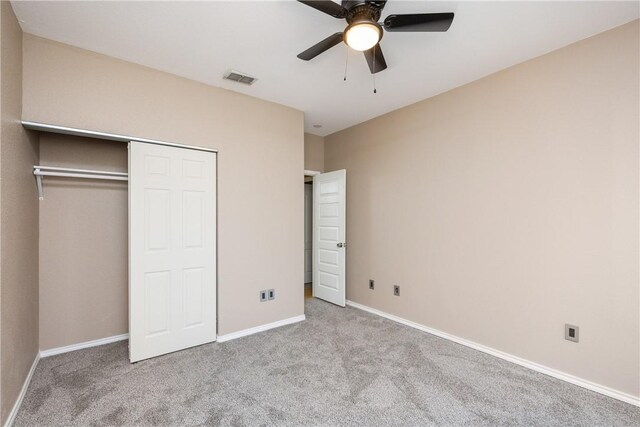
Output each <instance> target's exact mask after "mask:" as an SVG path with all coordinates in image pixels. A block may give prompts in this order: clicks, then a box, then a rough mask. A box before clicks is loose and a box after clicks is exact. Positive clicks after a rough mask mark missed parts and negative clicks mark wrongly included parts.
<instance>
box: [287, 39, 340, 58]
mask: <svg viewBox="0 0 640 427" xmlns="http://www.w3.org/2000/svg"><path fill="white" fill-rule="evenodd" d="M342 38H343V35H342V33H335V34H332V35H330V36H329V37H327V38H326V39H324V40H322V41H321V42H320V43H316V44H314V45H313V46H311V47H310V48H309V49H307V50H305V51H304V52H302V53H301V54H299V55H298V58H300V59H302V60H305V61H308V60H310V59H313V58H315V57H316V56H318V55H320V54H321V53H322V52H324V51H327V50H329V49H331V48H332V47H334V46H335V45H337V44H338V43H340V42H342Z"/></svg>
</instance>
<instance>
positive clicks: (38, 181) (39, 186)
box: [33, 168, 44, 200]
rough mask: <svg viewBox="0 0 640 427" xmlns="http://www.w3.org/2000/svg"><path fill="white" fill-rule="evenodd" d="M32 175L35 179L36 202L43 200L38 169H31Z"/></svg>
mask: <svg viewBox="0 0 640 427" xmlns="http://www.w3.org/2000/svg"><path fill="white" fill-rule="evenodd" d="M33 175H35V177H36V187H37V188H38V200H44V193H43V192H42V175H40V169H36V168H34V169H33Z"/></svg>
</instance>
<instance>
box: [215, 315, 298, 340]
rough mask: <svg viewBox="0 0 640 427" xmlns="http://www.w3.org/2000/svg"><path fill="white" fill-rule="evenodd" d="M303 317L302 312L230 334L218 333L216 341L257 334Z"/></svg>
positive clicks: (296, 321)
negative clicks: (298, 314)
mask: <svg viewBox="0 0 640 427" xmlns="http://www.w3.org/2000/svg"><path fill="white" fill-rule="evenodd" d="M305 318H306V317H305V315H304V314H302V315H300V316H296V317H290V318H288V319H283V320H278V321H277V322H273V323H267V324H266V325H260V326H256V327H255V328H249V329H244V330H242V331H238V332H232V333H230V334H224V335H218V339H217V341H218V342H226V341H231V340H235V339H236V338H242V337H246V336H247V335H253V334H257V333H258V332H264V331H268V330H269V329H273V328H279V327H280V326H285V325H290V324H292V323H298V322H302V321H303V320H304V319H305Z"/></svg>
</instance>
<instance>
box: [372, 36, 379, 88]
mask: <svg viewBox="0 0 640 427" xmlns="http://www.w3.org/2000/svg"><path fill="white" fill-rule="evenodd" d="M376 47H378V45H377V44H376V45H375V46H373V74H371V75H372V76H373V93H378V91H377V90H376Z"/></svg>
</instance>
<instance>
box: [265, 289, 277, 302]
mask: <svg viewBox="0 0 640 427" xmlns="http://www.w3.org/2000/svg"><path fill="white" fill-rule="evenodd" d="M267 295H268V297H269V300H272V299H276V290H275V289H269V290H268V291H267Z"/></svg>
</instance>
